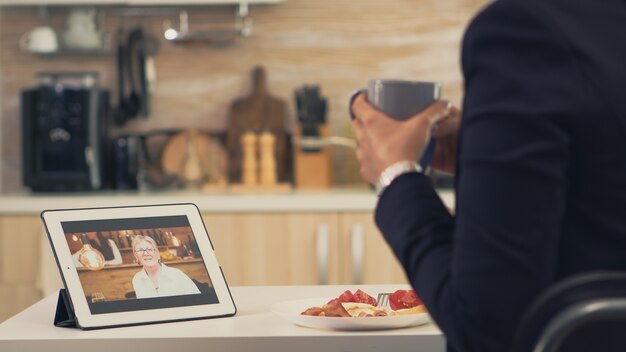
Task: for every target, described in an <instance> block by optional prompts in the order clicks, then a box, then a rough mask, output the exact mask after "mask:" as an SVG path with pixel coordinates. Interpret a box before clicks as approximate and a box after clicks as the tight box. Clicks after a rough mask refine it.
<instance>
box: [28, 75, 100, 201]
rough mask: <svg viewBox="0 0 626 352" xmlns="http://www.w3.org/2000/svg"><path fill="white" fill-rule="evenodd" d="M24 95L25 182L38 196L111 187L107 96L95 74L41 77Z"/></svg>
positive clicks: (39, 76) (38, 76)
mask: <svg viewBox="0 0 626 352" xmlns="http://www.w3.org/2000/svg"><path fill="white" fill-rule="evenodd" d="M37 78H38V81H39V83H38V84H37V86H35V87H32V88H27V89H24V90H23V91H22V92H21V115H22V147H23V149H22V152H23V167H22V171H23V182H24V185H25V186H27V187H29V188H30V189H31V190H32V191H35V192H55V191H89V190H99V189H103V188H106V187H108V186H109V181H108V178H107V177H106V176H105V175H106V174H105V173H104V169H105V168H107V167H108V165H106V164H107V160H108V159H109V158H108V156H107V154H108V151H107V145H108V144H107V116H108V108H109V92H108V91H107V90H104V89H101V88H100V87H99V86H98V74H97V73H95V72H64V73H38V74H37Z"/></svg>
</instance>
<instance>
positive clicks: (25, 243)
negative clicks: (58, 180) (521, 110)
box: [0, 189, 454, 322]
mask: <svg viewBox="0 0 626 352" xmlns="http://www.w3.org/2000/svg"><path fill="white" fill-rule="evenodd" d="M440 196H441V197H442V199H443V201H444V202H445V204H446V205H447V206H448V207H449V208H451V209H452V208H454V194H453V193H452V192H445V191H444V192H440ZM376 200H377V198H376V196H375V195H374V194H372V193H371V192H364V191H359V190H357V191H347V190H336V189H332V190H329V191H327V192H298V191H294V192H293V193H289V194H267V195H264V194H229V193H224V194H210V195H199V194H198V193H197V192H189V193H186V192H182V193H174V192H173V193H171V194H167V193H155V194H134V193H133V194H118V193H112V194H107V193H102V194H91V193H86V194H72V195H67V194H59V195H36V194H24V195H4V196H2V197H0V302H2V303H0V322H2V321H4V320H5V319H7V318H8V317H10V316H12V315H14V314H15V313H17V312H19V311H20V310H22V309H24V308H26V307H28V306H29V305H31V304H33V303H34V302H36V301H37V300H39V299H41V298H42V297H44V296H45V295H50V294H51V293H53V292H55V291H56V290H58V289H59V288H60V287H62V283H61V280H60V277H59V273H58V269H57V266H56V263H55V261H54V258H53V256H52V253H51V250H50V245H49V243H48V239H47V236H46V235H45V234H44V232H43V224H42V222H41V219H40V218H39V213H40V212H41V211H42V210H44V209H69V208H81V207H107V206H108V207H110V206H119V205H140V204H172V203H195V204H196V205H197V206H198V208H199V209H200V210H201V212H202V215H203V219H204V221H205V225H206V227H207V229H208V231H209V235H210V237H211V240H212V243H213V246H214V248H215V251H216V254H217V257H218V259H219V262H220V264H221V265H222V268H223V270H224V273H225V275H226V279H227V281H228V283H229V284H230V285H234V286H241V285H314V284H348V285H353V284H361V283H362V284H401V283H405V282H406V281H405V278H404V273H403V272H402V270H401V268H400V266H399V264H398V263H397V261H396V259H395V257H394V256H393V254H392V252H391V250H390V249H389V248H388V246H387V244H386V243H385V242H384V239H383V238H382V236H381V235H380V234H379V232H378V229H377V228H376V226H375V225H374V220H373V215H372V211H373V209H374V207H375V205H376Z"/></svg>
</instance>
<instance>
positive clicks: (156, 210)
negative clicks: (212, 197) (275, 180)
mask: <svg viewBox="0 0 626 352" xmlns="http://www.w3.org/2000/svg"><path fill="white" fill-rule="evenodd" d="M41 218H42V219H43V222H44V225H45V228H46V231H47V233H48V238H49V239H50V244H51V245H52V249H53V252H54V256H55V258H56V261H57V264H58V266H59V270H60V272H61V277H62V279H63V283H64V284H65V288H66V290H67V293H68V296H69V299H70V305H71V308H72V309H73V310H74V314H75V317H76V321H77V326H78V327H80V328H82V329H93V328H104V327H113V326H121V325H135V324H146V323H157V322H168V321H177V320H187V319H200V318H212V317H226V316H232V315H234V314H235V312H236V307H235V303H234V302H233V299H232V296H231V294H230V290H229V288H228V285H227V284H226V280H225V278H224V275H223V273H222V270H221V268H220V265H219V263H218V262H217V258H216V256H215V252H214V251H213V246H212V244H211V241H210V239H209V235H208V233H207V231H206V228H205V226H204V222H203V221H202V217H201V215H200V211H199V209H198V208H197V207H196V206H195V205H194V204H166V205H149V206H129V207H111V208H91V209H64V210H46V211H44V212H42V213H41Z"/></svg>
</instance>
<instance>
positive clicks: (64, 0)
mask: <svg viewBox="0 0 626 352" xmlns="http://www.w3.org/2000/svg"><path fill="white" fill-rule="evenodd" d="M283 1H284V0H241V1H240V0H180V1H176V0H0V6H39V5H46V6H120V5H123V6H178V7H180V6H186V5H236V4H241V3H247V4H249V5H255V4H278V3H281V2H283Z"/></svg>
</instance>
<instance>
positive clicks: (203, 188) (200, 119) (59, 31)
mask: <svg viewBox="0 0 626 352" xmlns="http://www.w3.org/2000/svg"><path fill="white" fill-rule="evenodd" d="M486 3H487V1H486V0H388V1H379V0H361V1H354V0H314V1H311V0H283V1H281V0H256V1H255V0H248V1H245V2H240V1H236V0H233V1H230V0H186V1H173V0H169V1H168V0H126V1H124V0H100V1H97V2H93V1H92V2H89V1H84V2H83V1H80V0H72V1H69V0H59V1H55V0H48V1H43V0H41V1H37V0H0V126H1V127H0V131H1V134H0V155H1V158H0V161H1V164H0V191H1V194H2V196H1V197H0V302H1V303H0V321H3V320H5V319H6V318H8V317H9V316H11V315H13V314H15V313H17V312H18V311H19V310H21V309H23V308H25V307H27V306H28V305H30V304H32V303H33V302H35V301H36V300H38V299H40V298H42V297H43V296H44V295H47V294H50V293H52V292H54V289H55V288H56V287H57V286H58V285H59V282H58V277H56V276H55V271H56V268H55V267H54V264H53V262H52V265H50V263H51V262H50V256H49V254H46V253H47V252H46V251H49V250H48V249H47V247H46V246H47V243H46V241H47V239H46V238H45V236H44V235H43V230H42V225H41V221H40V220H39V218H38V214H39V212H41V211H42V210H43V209H48V208H60V207H65V208H67V207H93V206H100V205H122V204H148V203H159V202H168V203H172V202H181V201H191V202H194V203H196V204H198V206H199V208H200V210H201V211H202V213H203V216H204V218H205V222H206V224H207V228H208V229H209V233H210V234H211V238H212V240H213V243H214V246H215V247H216V252H217V254H218V258H219V259H220V262H221V263H222V266H223V268H224V271H225V273H226V276H227V280H228V282H229V283H230V284H233V285H270V284H325V283H330V284H333V283H389V282H392V283H396V282H403V280H404V277H403V274H402V273H401V272H400V271H399V266H398V265H397V263H396V262H395V259H394V258H393V257H392V255H391V253H390V252H389V251H388V249H387V248H386V247H385V246H384V244H383V242H382V239H381V238H380V235H379V234H378V233H377V230H376V228H375V226H374V224H373V221H372V219H371V211H372V210H373V207H374V205H375V200H376V197H375V196H374V195H373V193H372V191H371V190H370V189H369V187H368V186H367V185H365V184H364V183H363V182H362V181H361V180H360V177H359V173H358V163H357V161H356V158H355V156H354V150H353V149H352V148H351V147H350V144H351V140H350V139H351V138H352V137H353V136H352V133H351V131H350V121H349V118H348V114H347V109H348V99H349V96H350V94H351V93H352V92H353V91H354V90H355V89H356V88H359V87H364V86H365V85H366V83H367V80H368V79H371V78H395V79H403V80H427V81H437V82H440V83H442V85H443V97H444V98H445V99H449V100H451V101H453V102H454V103H455V104H457V105H458V104H460V102H461V99H462V83H463V82H462V77H461V73H460V67H459V60H460V58H459V53H460V47H459V44H460V41H461V38H462V35H463V31H464V29H465V27H466V26H467V24H468V21H469V20H470V18H471V17H472V16H473V15H474V14H475V13H476V12H477V11H478V10H479V9H480V8H481V7H482V6H484V5H485V4H486ZM435 181H437V182H440V183H441V186H442V187H443V188H445V187H446V186H449V183H450V180H446V179H445V178H441V177H440V178H439V179H436V180H435ZM442 194H443V195H444V198H445V200H446V202H447V204H449V205H450V206H453V195H452V193H451V191H445V190H443V191H442ZM42 239H43V240H42ZM50 270H51V271H50ZM56 275H57V276H58V274H56Z"/></svg>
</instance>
